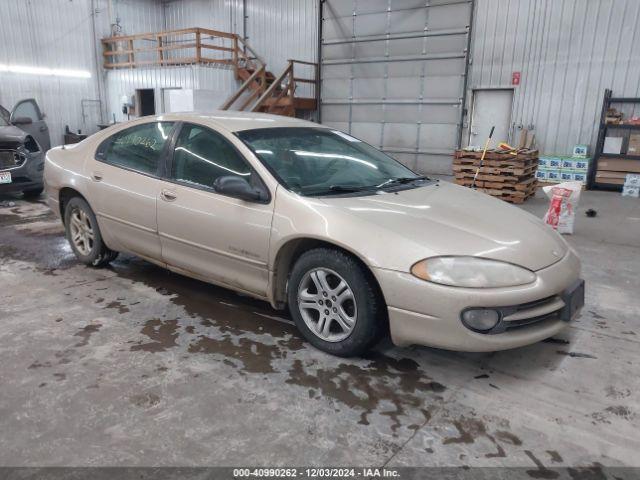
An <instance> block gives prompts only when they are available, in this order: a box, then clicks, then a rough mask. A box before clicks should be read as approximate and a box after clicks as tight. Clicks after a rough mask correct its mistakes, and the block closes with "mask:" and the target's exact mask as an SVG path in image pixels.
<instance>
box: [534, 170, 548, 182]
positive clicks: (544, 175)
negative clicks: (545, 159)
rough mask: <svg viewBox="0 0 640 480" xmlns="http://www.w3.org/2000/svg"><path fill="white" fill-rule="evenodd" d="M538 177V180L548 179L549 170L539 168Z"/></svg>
mask: <svg viewBox="0 0 640 480" xmlns="http://www.w3.org/2000/svg"><path fill="white" fill-rule="evenodd" d="M536 178H537V179H538V180H546V179H547V171H546V170H541V169H538V170H537V171H536Z"/></svg>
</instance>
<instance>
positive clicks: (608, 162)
mask: <svg viewBox="0 0 640 480" xmlns="http://www.w3.org/2000/svg"><path fill="white" fill-rule="evenodd" d="M598 170H607V171H613V172H632V173H640V162H639V161H638V160H627V159H624V158H601V159H600V160H598Z"/></svg>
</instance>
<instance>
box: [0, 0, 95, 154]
mask: <svg viewBox="0 0 640 480" xmlns="http://www.w3.org/2000/svg"><path fill="white" fill-rule="evenodd" d="M0 19H2V28H0V45H2V48H0V64H4V65H13V66H27V67H47V68H55V69H73V70H83V71H88V72H91V78H65V77H54V76H44V75H30V74H24V73H9V72H1V71H0V103H1V104H2V105H4V106H5V107H6V108H7V109H9V110H11V109H12V107H13V105H14V104H15V103H16V102H17V101H18V100H20V99H23V98H30V97H33V98H35V99H36V101H37V102H38V103H39V104H40V107H41V109H42V111H43V112H44V113H45V114H46V115H47V118H46V121H47V123H48V125H49V130H50V135H51V141H52V144H53V145H59V144H60V143H62V137H63V132H64V126H65V125H69V126H70V127H71V128H72V129H74V130H76V129H81V130H82V131H87V132H93V131H95V129H96V127H95V124H96V123H97V122H99V121H100V110H99V109H98V108H97V107H96V103H93V102H84V108H83V102H82V100H83V99H91V100H95V99H98V98H99V92H98V82H97V72H96V69H95V60H94V50H93V43H92V41H91V39H92V38H93V33H92V16H91V3H90V2H89V1H78V2H69V1H68V0H51V1H48V2H33V1H25V0H3V1H2V2H0ZM53 25H55V26H57V28H51V27H52V26H53ZM60 26H62V27H60ZM80 39H82V40H80ZM83 113H84V115H83Z"/></svg>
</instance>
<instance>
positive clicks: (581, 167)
mask: <svg viewBox="0 0 640 480" xmlns="http://www.w3.org/2000/svg"><path fill="white" fill-rule="evenodd" d="M589 160H590V159H589V158H573V157H565V158H563V159H562V171H566V170H569V171H573V172H586V171H587V170H589Z"/></svg>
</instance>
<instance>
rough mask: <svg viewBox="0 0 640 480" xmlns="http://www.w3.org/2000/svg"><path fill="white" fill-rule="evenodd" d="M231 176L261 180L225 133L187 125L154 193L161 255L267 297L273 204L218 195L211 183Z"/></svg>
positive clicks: (187, 268) (216, 280) (250, 180)
mask: <svg viewBox="0 0 640 480" xmlns="http://www.w3.org/2000/svg"><path fill="white" fill-rule="evenodd" d="M230 175H232V176H240V177H242V178H245V179H247V181H249V183H253V184H254V185H255V184H256V182H261V179H260V178H259V177H258V175H257V173H256V172H255V171H254V170H253V169H252V168H251V166H250V165H249V163H248V162H247V160H246V159H245V158H244V157H243V156H242V154H241V153H240V152H239V151H238V150H237V149H236V148H235V147H234V146H233V144H232V143H231V142H230V141H229V140H228V139H227V138H226V137H224V136H223V135H221V134H220V133H218V132H214V131H213V130H211V129H209V128H207V127H204V126H201V125H195V124H189V123H185V124H184V125H183V127H182V129H181V130H180V133H179V134H178V135H177V140H176V143H175V150H174V152H173V156H172V160H171V161H170V162H169V168H168V174H167V177H168V178H167V181H166V182H164V184H163V186H162V188H161V189H160V190H159V192H158V193H159V194H160V195H159V198H158V231H159V234H160V242H161V244H162V257H163V259H164V261H165V262H166V263H168V264H170V265H172V266H175V267H178V268H180V269H183V270H186V271H187V272H191V273H195V274H196V275H198V276H201V277H204V278H206V279H209V280H211V281H213V282H215V283H221V284H224V285H227V286H230V287H232V288H234V289H239V290H245V291H248V292H252V293H255V294H258V295H260V296H266V292H267V284H268V267H267V262H268V255H269V238H270V234H271V219H272V216H273V208H274V202H273V200H271V201H270V202H248V201H245V200H240V199H238V198H233V197H230V196H225V195H221V194H219V193H216V191H215V190H214V188H213V184H214V181H215V180H216V179H217V178H218V177H220V176H230ZM265 188H266V187H265Z"/></svg>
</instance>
